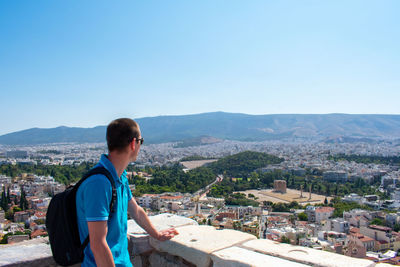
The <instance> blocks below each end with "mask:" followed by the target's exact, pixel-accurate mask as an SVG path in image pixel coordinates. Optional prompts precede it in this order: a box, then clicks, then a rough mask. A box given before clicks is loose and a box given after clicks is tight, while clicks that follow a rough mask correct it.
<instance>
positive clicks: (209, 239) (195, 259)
mask: <svg viewBox="0 0 400 267" xmlns="http://www.w3.org/2000/svg"><path fill="white" fill-rule="evenodd" d="M177 230H178V232H179V235H177V236H175V237H174V238H173V239H171V240H169V241H165V242H160V241H158V240H155V239H154V238H150V245H151V246H152V247H153V248H155V249H156V250H157V251H160V252H167V253H168V254H171V255H176V256H179V257H181V258H183V259H185V260H186V261H188V262H190V263H192V264H195V265H196V266H198V267H209V266H210V264H211V253H213V252H215V251H218V250H222V249H224V248H228V247H231V246H234V245H236V244H240V243H243V242H246V241H249V240H253V239H256V237H255V236H253V235H250V234H246V233H243V232H239V231H234V230H216V229H215V228H214V227H212V226H205V225H200V226H195V225H188V226H182V227H179V228H178V229H177Z"/></svg>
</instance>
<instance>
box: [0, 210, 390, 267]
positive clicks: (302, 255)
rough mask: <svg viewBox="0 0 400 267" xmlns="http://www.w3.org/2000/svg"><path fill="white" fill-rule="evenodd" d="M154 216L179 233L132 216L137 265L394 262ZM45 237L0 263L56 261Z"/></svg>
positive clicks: (43, 266) (45, 264)
mask: <svg viewBox="0 0 400 267" xmlns="http://www.w3.org/2000/svg"><path fill="white" fill-rule="evenodd" d="M150 220H151V221H152V222H153V224H154V225H155V227H156V228H157V229H159V230H162V229H166V228H170V227H175V228H177V230H178V232H179V233H180V234H179V235H177V236H175V237H174V238H173V239H171V240H169V241H165V242H159V241H157V240H154V239H152V238H149V236H148V235H147V234H145V233H144V230H143V229H141V228H140V227H139V226H137V225H136V223H134V222H133V221H129V222H128V225H129V228H128V232H129V237H130V242H129V250H130V253H131V256H133V258H132V262H133V263H134V264H135V267H142V266H143V267H153V266H160V264H161V266H167V267H194V266H199V267H211V266H214V267H228V266H229V267H230V266H235V267H236V266H238V267H239V266H243V267H244V266H246V267H248V266H255V267H258V266H260V267H261V266H263V267H264V266H279V267H284V266H305V265H307V266H309V265H311V266H327V267H333V266H335V267H336V266H340V267H347V266H357V267H372V266H377V267H378V266H382V267H384V266H391V265H389V264H384V263H380V264H375V263H374V262H372V261H369V260H364V259H356V258H351V257H347V256H343V255H339V254H335V253H330V252H325V251H319V250H314V249H311V248H306V247H300V246H292V245H288V244H281V243H277V242H273V241H271V240H257V239H256V238H255V237H254V236H253V235H250V234H246V233H243V232H239V231H234V230H216V229H215V228H214V227H211V226H198V225H197V223H196V222H195V221H193V220H191V219H188V218H184V217H180V216H176V215H172V214H161V215H157V216H151V217H150ZM47 242H48V241H47V239H46V238H41V239H34V240H30V241H24V242H21V243H17V244H13V245H4V246H0V265H1V266H7V267H22V266H32V267H56V266H58V265H57V264H56V263H55V262H54V260H53V258H52V255H51V249H50V246H49V245H48V244H47ZM77 266H78V265H76V266H75V267H77Z"/></svg>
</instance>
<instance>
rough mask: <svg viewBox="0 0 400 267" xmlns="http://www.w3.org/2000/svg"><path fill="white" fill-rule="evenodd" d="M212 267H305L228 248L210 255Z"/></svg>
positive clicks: (267, 256)
mask: <svg viewBox="0 0 400 267" xmlns="http://www.w3.org/2000/svg"><path fill="white" fill-rule="evenodd" d="M211 259H212V261H213V267H232V266H235V267H268V266H271V267H272V266H279V267H306V266H308V265H304V264H301V263H296V262H293V261H288V260H284V259H281V258H277V257H272V256H269V255H265V254H261V253H258V252H254V251H251V250H247V249H244V248H240V247H230V248H226V249H223V250H219V251H217V252H214V253H213V254H212V255H211Z"/></svg>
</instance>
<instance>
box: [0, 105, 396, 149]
mask: <svg viewBox="0 0 400 267" xmlns="http://www.w3.org/2000/svg"><path fill="white" fill-rule="evenodd" d="M137 121H138V122H139V124H140V126H141V130H142V135H143V137H144V138H145V141H146V143H147V144H149V143H164V142H176V141H183V140H187V141H186V142H183V143H182V145H183V146H185V145H186V144H191V143H196V142H193V140H195V138H200V137H204V136H207V137H209V138H215V140H218V139H227V140H241V141H262V140H279V139H285V138H306V139H319V140H324V139H325V140H326V141H327V142H335V140H336V139H337V140H352V141H354V140H355V141H357V140H358V139H360V140H371V139H372V140H374V139H377V138H388V137H390V138H400V115H350V114H325V115H319V114H314V115H302V114H278V115H247V114H236V113H224V112H213V113H203V114H195V115H183V116H158V117H147V118H140V119H137ZM105 129H106V128H105V126H97V127H94V128H79V127H72V128H71V127H65V126H61V127H57V128H51V129H39V128H33V129H28V130H24V131H19V132H14V133H9V134H6V135H2V136H0V144H10V145H21V144H43V143H61V142H76V143H87V142H105ZM338 137H339V139H338ZM331 138H336V139H331Z"/></svg>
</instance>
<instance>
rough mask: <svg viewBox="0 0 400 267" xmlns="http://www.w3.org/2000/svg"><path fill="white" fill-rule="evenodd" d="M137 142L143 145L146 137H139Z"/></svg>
mask: <svg viewBox="0 0 400 267" xmlns="http://www.w3.org/2000/svg"><path fill="white" fill-rule="evenodd" d="M136 142H138V143H140V144H141V145H143V142H144V139H143V137H142V138H137V139H136Z"/></svg>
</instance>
